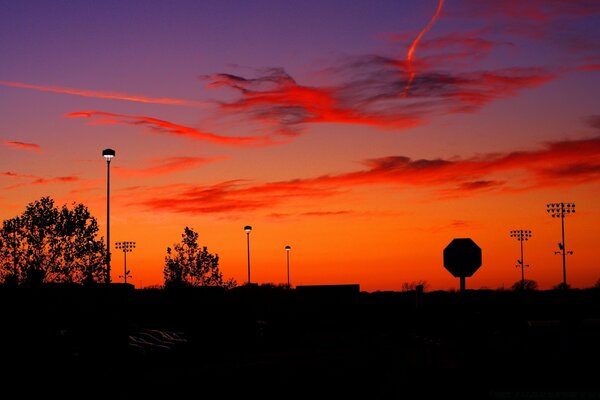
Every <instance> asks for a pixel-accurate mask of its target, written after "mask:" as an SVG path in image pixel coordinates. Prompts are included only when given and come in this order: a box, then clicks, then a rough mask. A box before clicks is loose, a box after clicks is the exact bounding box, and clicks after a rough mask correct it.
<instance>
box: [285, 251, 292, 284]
mask: <svg viewBox="0 0 600 400" xmlns="http://www.w3.org/2000/svg"><path fill="white" fill-rule="evenodd" d="M291 249H292V246H289V245H288V246H285V252H286V253H287V278H288V289H289V288H291V286H290V250H291Z"/></svg>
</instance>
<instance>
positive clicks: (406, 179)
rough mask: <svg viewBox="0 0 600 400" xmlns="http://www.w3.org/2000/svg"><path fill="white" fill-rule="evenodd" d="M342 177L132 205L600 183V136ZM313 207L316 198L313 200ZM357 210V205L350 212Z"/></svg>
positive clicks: (266, 202)
mask: <svg viewBox="0 0 600 400" xmlns="http://www.w3.org/2000/svg"><path fill="white" fill-rule="evenodd" d="M363 165H364V168H362V169H359V170H356V171H351V172H348V173H343V174H337V175H323V176H319V177H315V178H307V179H294V180H288V181H279V182H268V183H263V184H257V185H253V184H251V183H250V182H248V181H244V180H234V181H227V182H221V183H218V184H215V185H209V186H193V185H188V186H177V187H169V188H153V189H152V188H147V189H144V191H143V192H142V193H140V194H139V195H136V196H135V198H136V199H137V200H135V201H134V202H130V205H135V206H142V207H144V208H148V209H151V210H155V211H168V212H177V213H185V214H191V215H194V214H202V213H205V214H223V213H233V214H235V213H241V212H247V211H256V210H260V209H265V210H272V208H273V207H276V206H278V205H281V204H286V203H291V202H294V201H296V200H302V202H303V204H307V202H308V201H309V200H319V199H324V198H329V197H332V196H337V195H341V194H343V193H345V192H350V191H352V189H353V188H354V187H365V186H373V185H392V186H396V187H398V188H402V187H421V188H424V189H426V190H430V191H432V192H433V194H434V198H437V200H439V201H442V200H444V199H447V198H453V197H468V196H476V195H480V194H482V193H486V192H515V191H525V190H535V189H541V188H546V187H554V186H574V185H580V184H588V183H592V182H598V181H600V136H595V137H592V138H589V139H579V140H564V141H556V142H548V143H545V144H544V145H543V146H542V147H541V148H540V149H537V150H529V151H515V152H509V153H498V154H485V155H482V156H477V157H471V158H465V159H458V160H454V159H453V160H447V159H441V158H438V159H417V160H413V159H411V158H409V157H406V156H389V157H382V158H376V159H369V160H365V161H364V162H363ZM129 197H131V196H129ZM308 204H309V203H308ZM347 211H351V210H347Z"/></svg>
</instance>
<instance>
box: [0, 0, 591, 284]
mask: <svg viewBox="0 0 600 400" xmlns="http://www.w3.org/2000/svg"><path fill="white" fill-rule="evenodd" d="M309 3H311V4H310V5H309V4H307V5H305V7H299V6H294V5H290V4H287V5H284V4H281V3H280V2H265V3H264V4H262V5H261V6H260V7H259V9H252V10H250V9H248V10H246V9H245V7H246V5H244V4H237V5H236V6H237V7H232V6H231V5H226V4H221V5H207V4H206V5H205V4H202V5H200V4H194V2H190V3H185V2H184V3H183V4H179V5H177V6H176V7H173V8H170V9H168V10H165V9H163V7H164V5H161V4H159V3H152V5H153V6H152V7H144V8H139V7H138V6H136V5H132V4H125V5H120V6H110V5H101V4H99V5H95V6H93V7H90V8H86V7H83V6H80V5H76V6H74V7H69V8H64V9H62V8H61V6H53V7H58V8H59V9H60V10H53V11H52V12H50V10H47V9H46V8H47V7H49V6H48V5H46V6H44V5H43V4H42V5H40V7H39V8H35V9H33V8H32V6H31V5H28V4H15V5H13V6H11V8H9V9H8V10H7V11H6V13H3V15H2V16H0V26H1V27H0V46H1V47H0V48H2V49H5V51H4V53H5V56H4V57H3V59H4V60H5V61H3V65H2V66H0V116H1V118H0V152H1V154H2V161H1V162H2V168H1V169H0V179H1V180H0V184H1V185H2V188H3V191H2V193H1V194H0V218H2V219H6V218H11V217H13V216H15V215H17V214H18V213H20V212H22V211H23V210H24V208H25V206H26V204H27V203H29V202H31V201H34V200H36V199H39V198H40V197H42V196H51V197H53V198H54V199H55V200H56V201H57V203H58V204H59V205H61V204H63V203H72V202H81V203H84V204H86V205H87V206H88V207H89V208H90V210H91V211H92V213H93V215H95V216H96V218H97V219H98V221H99V223H100V225H101V235H102V236H104V235H105V234H106V162H105V161H104V160H103V159H102V157H101V151H102V149H104V148H113V149H115V150H116V157H115V158H114V160H113V161H112V162H111V167H110V168H111V198H110V201H111V215H110V218H111V233H110V236H111V242H112V243H113V245H114V242H116V241H135V242H136V243H137V247H136V249H135V250H134V251H133V252H132V253H129V254H128V255H127V267H128V269H131V270H132V275H133V278H132V279H131V280H130V281H132V282H133V283H134V284H136V285H137V286H149V285H160V284H162V281H163V276H162V267H163V261H164V256H165V254H166V247H167V246H172V245H173V244H174V243H175V242H177V241H179V240H180V239H181V233H182V232H183V228H184V227H185V226H189V227H191V228H193V229H194V230H196V231H197V232H198V233H199V235H200V241H201V244H202V245H206V246H208V249H209V251H211V252H213V253H218V254H219V256H220V266H221V270H222V272H223V275H224V277H225V278H231V277H232V278H235V279H236V280H237V282H238V283H240V284H241V283H244V282H245V281H246V279H247V253H246V252H247V247H246V234H245V233H244V230H243V227H244V226H245V225H251V226H252V227H253V231H252V233H251V234H250V250H251V251H250V253H251V260H250V261H251V276H252V281H253V282H257V283H285V282H286V280H287V275H286V252H285V250H284V247H285V246H286V245H290V246H291V247H292V250H291V252H290V270H291V271H290V272H291V282H292V284H293V285H300V284H333V283H358V284H360V285H361V289H362V290H367V291H375V290H401V288H402V284H403V283H407V282H409V283H410V282H416V281H426V282H427V284H428V290H436V289H443V290H447V289H457V288H458V279H457V278H454V277H452V276H451V275H450V273H449V272H448V271H446V270H445V269H444V267H443V259H442V251H443V249H444V247H445V246H446V245H447V244H448V243H449V242H450V241H451V240H452V239H453V238H457V237H470V238H472V239H473V240H474V241H475V242H476V243H477V244H478V245H479V246H480V247H481V248H482V253H483V264H482V267H481V268H480V270H479V271H477V272H476V273H475V275H474V276H473V277H472V278H468V279H467V287H468V288H483V287H486V288H491V289H496V288H501V287H505V288H509V287H510V286H512V284H513V283H515V282H516V281H518V280H519V279H520V277H521V271H520V270H519V269H518V268H515V265H516V264H517V263H516V260H517V259H518V258H519V256H520V252H519V242H518V241H517V240H516V239H514V238H511V237H510V236H509V234H510V231H511V230H515V229H530V230H532V232H533V237H532V238H531V239H530V240H529V241H528V242H526V243H525V247H524V251H525V264H529V267H528V268H527V269H526V270H525V278H526V279H532V280H535V281H537V282H538V284H539V286H540V288H542V289H547V288H551V287H553V286H555V285H557V284H559V283H560V282H562V258H561V257H560V256H559V255H555V254H554V251H556V250H558V246H557V243H558V242H560V241H561V230H560V220H557V219H553V218H551V217H550V216H549V215H548V214H547V212H546V204H547V203H551V202H574V203H576V209H577V212H576V213H575V215H572V216H569V217H568V218H567V219H566V220H565V225H566V245H567V248H568V250H572V251H573V255H569V256H567V280H568V283H569V284H570V285H571V286H574V287H590V286H592V285H594V284H595V283H596V282H597V281H598V279H600V272H599V270H598V265H599V261H600V259H599V257H598V255H597V253H596V252H595V248H594V245H593V244H592V240H593V239H595V238H597V237H600V235H599V233H600V209H599V207H598V204H599V202H598V200H597V199H598V195H599V194H600V184H599V180H600V111H599V106H600V102H599V101H598V96H597V93H598V91H599V90H600V76H599V74H598V71H600V53H598V49H599V48H600V47H599V46H597V44H598V43H599V41H600V30H599V29H598V26H600V20H599V18H600V7H597V6H594V5H590V4H589V3H587V2H578V1H575V2H572V1H570V2H567V1H565V2H553V3H551V4H548V3H546V2H537V1H535V2H531V3H529V2H528V3H527V4H516V3H514V2H508V1H502V0H500V1H495V2H489V3H487V2H486V3H485V4H482V3H480V2H474V1H469V0H464V1H458V2H451V3H450V2H446V3H444V2H442V1H430V2H417V1H412V2H409V1H406V2H402V1H401V2H398V1H394V2H392V1H390V2H387V1H383V2H380V3H377V4H376V5H373V4H371V3H370V2H364V3H361V2H357V3H356V4H354V3H353V4H352V5H351V6H350V5H348V3H345V2H344V3H342V2H336V1H331V2H325V3H324V4H323V3H321V2H315V3H314V4H312V2H309ZM111 7H117V8H119V7H122V8H121V9H119V10H115V9H113V8H111ZM49 12H50V14H48V13H49ZM165 13H167V14H165ZM248 13H251V14H248ZM109 15H110V16H115V15H130V16H133V17H131V18H130V19H125V18H124V17H123V18H121V17H118V16H117V17H114V18H113V17H111V18H109ZM165 15H167V17H164V16H165ZM248 15H252V17H253V18H251V19H252V21H253V23H252V24H250V23H249V22H248V18H246V17H247V16H248ZM42 16H43V17H44V18H42ZM152 22H154V23H152ZM25 26H27V27H28V28H27V32H25V31H24V29H25V28H24V27H25ZM149 26H153V29H149ZM225 26H226V27H227V29H225V28H224V27H225ZM566 28H569V29H566ZM199 38H201V39H199ZM122 271H123V254H122V252H118V251H115V250H114V249H113V261H112V279H113V281H120V280H122V278H119V275H122Z"/></svg>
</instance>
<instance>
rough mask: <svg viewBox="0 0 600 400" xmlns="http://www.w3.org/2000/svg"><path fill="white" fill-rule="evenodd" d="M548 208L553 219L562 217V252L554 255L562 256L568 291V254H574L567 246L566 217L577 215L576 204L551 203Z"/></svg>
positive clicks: (560, 246) (560, 244) (564, 284)
mask: <svg viewBox="0 0 600 400" xmlns="http://www.w3.org/2000/svg"><path fill="white" fill-rule="evenodd" d="M546 207H547V209H546V211H547V212H548V214H550V216H551V217H552V218H559V217H560V228H561V243H559V244H558V247H559V249H560V251H555V252H554V254H561V255H562V265H563V289H567V254H573V252H572V251H567V246H566V244H565V216H567V215H569V214H574V213H575V203H562V202H561V203H549V204H547V205H546Z"/></svg>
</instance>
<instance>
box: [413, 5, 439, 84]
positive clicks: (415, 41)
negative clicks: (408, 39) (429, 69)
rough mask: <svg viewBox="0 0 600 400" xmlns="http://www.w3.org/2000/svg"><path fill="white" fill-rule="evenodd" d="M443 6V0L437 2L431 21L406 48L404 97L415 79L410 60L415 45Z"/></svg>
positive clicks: (429, 27)
mask: <svg viewBox="0 0 600 400" xmlns="http://www.w3.org/2000/svg"><path fill="white" fill-rule="evenodd" d="M443 6H444V0H439V3H438V6H437V10H435V14H433V17H431V20H429V23H428V24H427V26H426V27H425V28H423V30H422V31H421V32H419V34H418V35H417V37H416V38H415V40H414V41H413V42H412V44H411V45H410V47H409V48H408V53H407V54H406V68H407V70H408V82H407V83H406V86H405V87H404V95H405V96H406V95H408V91H409V90H410V86H411V85H412V82H413V79H415V71H414V70H413V68H412V60H413V57H414V54H415V49H416V48H417V44H419V41H420V40H421V38H422V37H423V35H424V34H425V33H426V32H427V31H428V30H429V29H431V27H432V26H433V24H434V23H435V21H436V20H437V19H438V17H439V15H440V13H441V12H442V7H443Z"/></svg>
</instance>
